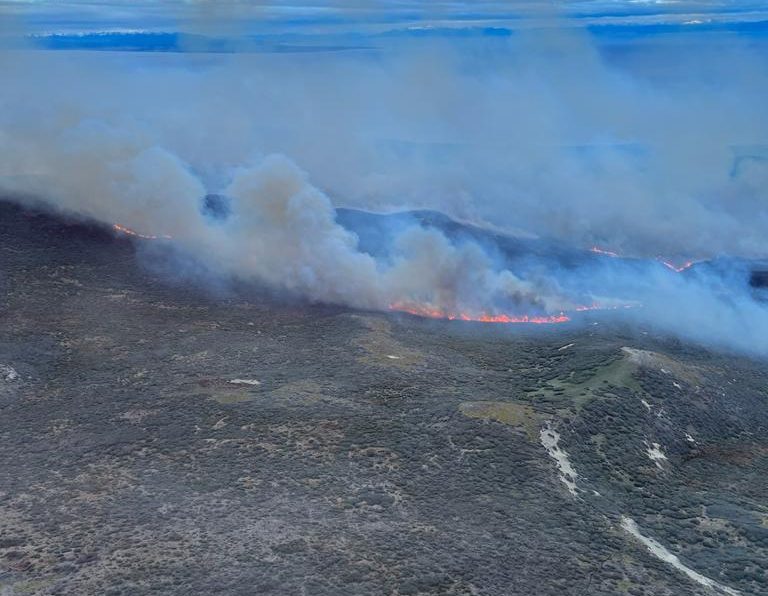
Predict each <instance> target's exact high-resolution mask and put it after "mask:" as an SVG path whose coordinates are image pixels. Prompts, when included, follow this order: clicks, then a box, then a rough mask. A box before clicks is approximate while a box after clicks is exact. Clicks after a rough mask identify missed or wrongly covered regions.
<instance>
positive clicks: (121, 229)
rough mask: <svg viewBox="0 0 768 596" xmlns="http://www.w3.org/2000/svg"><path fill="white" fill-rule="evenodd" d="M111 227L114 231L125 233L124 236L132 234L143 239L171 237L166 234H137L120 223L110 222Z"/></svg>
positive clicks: (166, 238)
mask: <svg viewBox="0 0 768 596" xmlns="http://www.w3.org/2000/svg"><path fill="white" fill-rule="evenodd" d="M112 229H113V230H115V231H116V232H120V233H122V234H125V235H126V236H133V237H134V238H142V239H144V240H170V239H171V237H170V236H168V235H166V234H161V235H160V236H154V235H152V234H139V233H138V232H136V231H135V230H132V229H131V228H127V227H125V226H123V225H120V224H112Z"/></svg>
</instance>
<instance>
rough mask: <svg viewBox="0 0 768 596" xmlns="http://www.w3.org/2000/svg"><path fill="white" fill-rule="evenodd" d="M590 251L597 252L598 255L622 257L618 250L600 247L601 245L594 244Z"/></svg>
mask: <svg viewBox="0 0 768 596" xmlns="http://www.w3.org/2000/svg"><path fill="white" fill-rule="evenodd" d="M589 251H590V252H593V253H596V254H598V255H605V256H607V257H620V256H621V255H620V254H619V253H617V252H613V251H612V250H607V249H605V248H600V247H599V246H592V247H591V248H590V249H589Z"/></svg>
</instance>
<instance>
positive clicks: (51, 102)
mask: <svg viewBox="0 0 768 596" xmlns="http://www.w3.org/2000/svg"><path fill="white" fill-rule="evenodd" d="M342 4H343V3H342ZM240 8H241V7H240V6H239V5H235V7H234V9H233V10H234V12H227V13H226V14H225V15H224V17H221V16H220V13H221V9H220V8H217V7H216V5H215V4H214V3H199V5H197V10H198V13H196V14H197V17H195V14H192V13H185V14H187V17H185V18H189V19H192V20H189V21H188V23H192V24H191V25H189V27H190V31H191V32H193V33H199V32H202V33H207V32H208V30H207V29H205V28H204V29H199V27H203V26H204V25H205V26H206V27H207V26H210V27H212V28H213V29H211V31H212V32H214V33H217V34H227V35H230V34H231V35H239V34H240V31H234V32H233V29H232V27H234V26H235V25H237V24H238V23H239V22H240V21H239V20H238V19H237V18H233V17H237V16H238V12H237V11H238V10H240ZM342 8H343V6H342ZM353 8H354V10H355V11H361V10H362V11H366V10H372V8H371V7H370V6H363V5H360V6H357V5H355V6H354V7H353ZM258 12H259V11H255V13H254V11H253V10H250V11H249V17H248V18H257V17H256V16H254V14H256V13H258ZM190 14H192V16H191V17H190V16H189V15H190ZM544 16H546V17H547V19H546V20H547V21H548V20H549V19H550V18H551V17H550V16H549V15H542V14H539V15H538V18H544ZM213 17H215V18H213ZM195 19H197V20H195ZM208 21H211V22H208ZM547 24H548V26H547V27H545V28H541V27H537V28H535V29H534V28H531V29H529V30H523V31H521V32H519V33H518V34H517V35H515V36H512V37H510V38H498V39H496V38H494V39H487V40H477V39H467V40H466V41H463V42H450V41H449V40H446V39H444V38H440V37H426V38H423V39H422V38H413V37H409V36H397V35H393V36H391V37H381V38H377V39H376V42H375V43H376V44H377V45H378V46H379V47H378V48H377V49H376V50H366V51H348V52H336V53H296V54H284V53H282V54H271V53H267V54H265V53H254V52H247V53H245V52H244V53H239V54H219V55H213V54H200V53H187V54H151V53H148V54H142V55H136V54H123V53H93V52H37V51H23V50H5V51H3V52H2V54H0V75H2V77H3V80H5V81H12V82H13V84H11V85H5V86H4V87H3V90H2V92H0V155H1V156H2V162H0V188H1V189H2V190H3V191H4V192H5V193H6V194H9V195H13V196H15V197H22V198H23V199H24V200H27V201H44V202H46V203H47V204H49V205H52V206H55V207H56V208H58V209H60V210H61V211H63V212H65V213H68V214H74V215H78V216H83V217H88V218H92V219H96V220H98V221H101V222H104V223H106V224H110V225H111V224H113V223H119V224H121V225H124V226H127V227H129V228H131V229H134V230H136V231H138V232H140V233H142V234H146V235H156V236H164V235H168V236H171V237H173V243H174V245H175V247H176V248H177V250H178V251H180V252H183V253H184V254H186V255H189V256H191V257H193V258H194V259H196V260H197V261H199V262H200V263H202V264H204V265H205V267H206V268H207V269H208V270H209V271H216V272H217V273H218V274H219V275H221V276H222V277H225V278H226V277H229V278H237V279H242V280H246V281H256V282H258V283H261V284H266V285H268V286H269V287H272V288H275V289H277V290H280V291H285V292H288V293H291V294H294V295H299V296H302V297H305V298H307V299H310V300H313V301H320V302H329V303H341V304H346V305H350V306H354V307H359V308H373V309H386V308H389V307H390V305H392V304H420V305H427V306H429V307H430V308H433V309H437V310H441V311H444V312H447V313H457V312H467V313H469V314H472V315H480V314H495V313H502V312H512V313H515V314H517V313H521V314H524V313H529V312H530V313H543V314H557V313H559V312H561V311H563V310H570V309H573V308H575V307H576V306H577V305H578V304H580V303H585V302H586V303H591V302H599V303H602V304H621V303H628V302H631V303H642V304H643V308H637V309H633V310H631V311H627V313H626V314H625V315H624V316H626V317H628V318H631V319H635V320H637V321H638V322H639V323H642V324H643V325H655V326H657V327H658V328H659V329H661V330H663V331H667V332H671V333H674V334H677V335H680V336H682V337H686V338H692V339H695V340H698V341H703V342H706V343H708V344H711V345H718V346H724V347H729V348H735V349H739V350H743V351H751V352H757V353H761V354H765V353H768V340H765V339H763V338H766V337H768V333H766V331H768V314H767V311H766V309H765V308H764V307H763V306H762V305H761V304H760V303H758V302H756V301H755V300H754V299H753V298H752V297H751V296H750V295H749V293H748V292H747V290H746V289H743V290H739V289H735V288H738V287H739V284H738V283H734V284H731V285H729V286H728V287H727V288H723V286H722V284H721V283H720V282H719V281H717V279H716V278H715V277H713V276H708V275H705V274H702V275H699V276H693V277H684V276H670V275H668V274H666V273H665V272H664V271H663V270H659V269H658V268H649V269H647V270H644V271H643V273H642V274H640V275H637V274H636V273H632V274H631V275H630V274H624V273H621V272H618V270H614V271H612V273H611V274H610V276H607V277H606V275H607V274H604V273H603V272H601V270H597V269H595V270H585V269H582V270H579V271H578V273H573V272H568V271H559V272H554V273H553V272H552V271H551V270H550V271H549V272H545V271H544V270H543V269H542V270H537V269H536V268H535V267H534V268H531V269H529V272H530V273H529V274H528V275H526V277H525V278H524V279H521V278H520V277H519V276H517V275H515V274H514V273H513V272H512V271H510V270H509V269H507V268H506V266H505V263H504V262H503V261H502V260H500V259H499V257H498V255H496V254H493V253H491V252H489V251H488V250H486V249H485V248H483V247H481V246H480V245H478V244H476V243H472V242H462V243H455V242H452V241H451V240H449V238H448V237H446V236H445V235H444V234H442V233H441V232H439V231H436V230H425V229H423V228H421V227H419V226H417V225H403V226H401V227H400V228H399V229H396V230H393V231H392V234H393V239H392V244H393V246H394V247H395V249H394V252H393V254H392V255H390V257H388V258H386V259H382V258H375V257H373V256H371V255H369V254H367V253H365V252H362V251H361V250H359V248H358V239H357V238H356V236H355V235H354V234H353V233H351V232H350V231H348V230H347V229H345V228H343V227H342V226H341V225H339V224H338V223H337V222H336V216H335V210H334V207H335V206H339V205H347V206H356V207H364V208H369V209H380V210H392V209H404V208H424V207H428V208H435V209H438V210H440V211H443V212H447V213H449V214H451V215H453V216H455V217H458V218H462V219H464V220H472V221H475V222H479V223H481V224H484V223H487V222H492V223H493V225H494V226H495V227H496V228H502V229H506V230H525V231H527V232H528V233H533V234H536V235H539V236H542V237H551V238H556V239H558V240H561V241H566V242H568V243H571V244H573V245H575V246H582V247H588V246H591V245H593V244H599V245H601V246H605V247H606V248H609V249H612V250H617V251H620V252H623V253H626V254H628V255H633V256H643V257H651V258H654V257H656V256H658V255H664V256H668V257H689V258H705V257H712V256H716V255H720V254H731V255H737V256H745V257H757V256H763V255H765V254H766V252H767V251H768V246H766V238H768V216H767V215H766V210H765V208H764V207H763V205H764V204H765V199H766V198H768V197H766V194H765V193H766V190H765V189H766V188H768V185H767V184H766V183H768V167H767V166H766V163H767V161H766V158H767V157H768V141H767V140H766V139H768V122H767V120H768V119H767V118H766V117H765V110H764V107H763V103H764V101H763V100H764V97H765V96H766V91H768V69H767V68H766V66H765V64H766V62H765V61H764V60H763V58H764V51H765V50H764V49H763V48H760V47H757V48H755V47H752V46H750V45H748V44H747V43H742V42H740V41H739V40H738V39H736V40H734V39H727V40H726V39H722V38H719V37H714V38H713V39H712V40H707V39H704V38H702V37H699V36H692V37H690V38H688V39H689V43H687V44H683V45H674V44H673V43H672V42H671V41H670V40H663V39H662V40H658V43H651V42H649V41H643V42H638V43H637V44H634V45H633V44H630V45H627V46H625V47H622V48H619V49H617V48H612V47H607V48H606V47H602V46H599V45H597V44H596V43H595V42H594V40H592V39H591V38H590V37H589V35H588V34H587V33H585V32H584V31H581V30H579V29H577V28H575V27H573V26H572V23H565V24H564V23H560V22H558V23H549V22H548V23H547ZM726 42H727V43H726ZM619 50H621V51H619ZM209 192H221V193H223V194H225V195H227V196H230V197H231V198H232V201H233V204H232V214H231V216H230V217H229V218H227V219H226V220H225V221H218V222H216V221H211V220H210V218H208V217H206V216H205V215H204V214H203V212H202V210H201V202H202V199H203V197H204V196H205V195H206V193H209ZM659 271H660V272H659ZM741 281H743V280H741ZM742 285H744V286H745V287H746V285H745V284H742ZM606 287H608V288H611V293H610V294H609V293H606V291H605V289H604V288H606Z"/></svg>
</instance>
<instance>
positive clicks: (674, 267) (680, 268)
mask: <svg viewBox="0 0 768 596" xmlns="http://www.w3.org/2000/svg"><path fill="white" fill-rule="evenodd" d="M659 262H660V263H661V264H662V265H664V266H665V267H667V268H668V269H671V270H672V271H674V272H675V273H682V272H683V271H685V270H686V269H690V268H691V267H693V265H695V264H696V261H686V262H685V263H683V264H682V265H675V264H674V263H671V262H670V261H666V260H664V259H662V258H661V257H659Z"/></svg>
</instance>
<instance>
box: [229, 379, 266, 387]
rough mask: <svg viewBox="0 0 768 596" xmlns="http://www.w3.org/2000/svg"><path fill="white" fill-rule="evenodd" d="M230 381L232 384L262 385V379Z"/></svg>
mask: <svg viewBox="0 0 768 596" xmlns="http://www.w3.org/2000/svg"><path fill="white" fill-rule="evenodd" d="M230 383H231V384H232V385H252V386H256V385H261V381H257V380H256V379H232V380H231V381H230Z"/></svg>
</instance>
